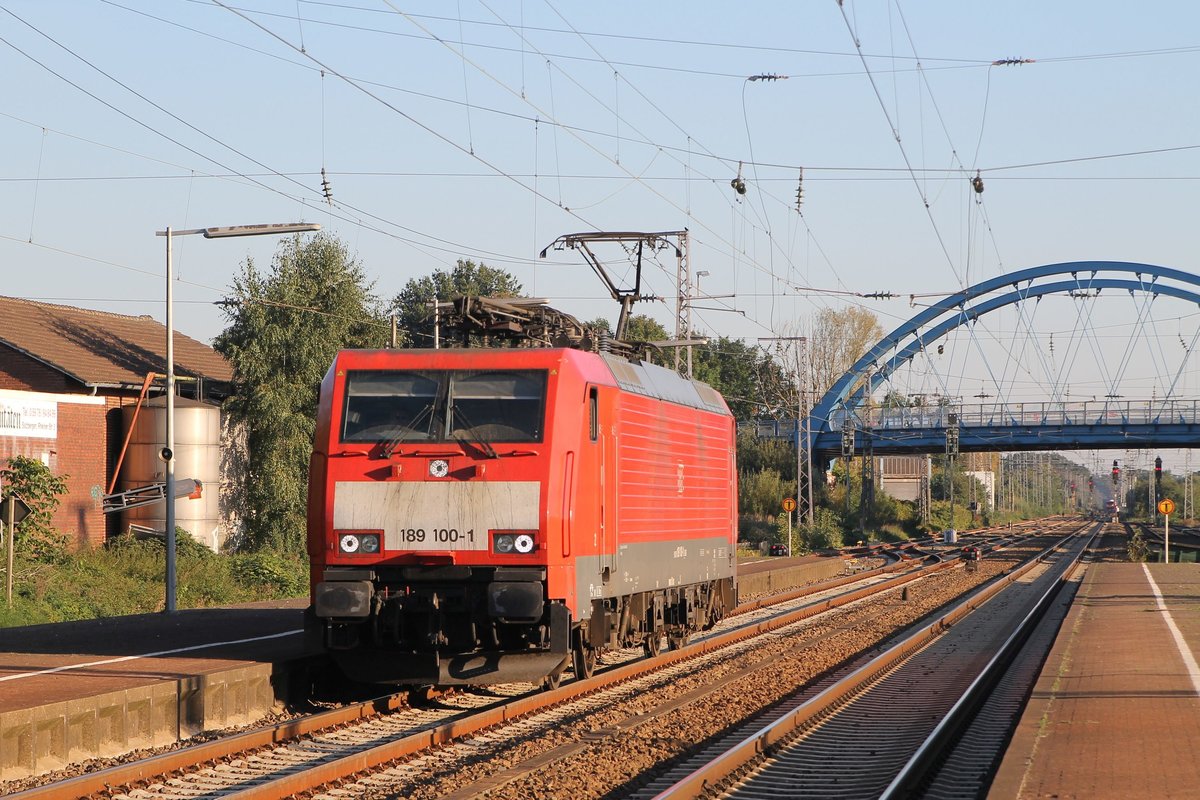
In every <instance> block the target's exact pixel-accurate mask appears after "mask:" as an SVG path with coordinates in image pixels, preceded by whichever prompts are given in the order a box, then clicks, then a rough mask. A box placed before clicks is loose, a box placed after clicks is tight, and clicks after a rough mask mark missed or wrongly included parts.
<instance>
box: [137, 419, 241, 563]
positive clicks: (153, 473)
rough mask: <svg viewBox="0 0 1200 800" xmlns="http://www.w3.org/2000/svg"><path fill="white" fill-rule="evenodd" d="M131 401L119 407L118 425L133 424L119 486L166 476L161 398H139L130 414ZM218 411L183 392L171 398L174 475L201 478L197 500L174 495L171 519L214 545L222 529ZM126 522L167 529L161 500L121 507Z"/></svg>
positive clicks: (217, 544)
mask: <svg viewBox="0 0 1200 800" xmlns="http://www.w3.org/2000/svg"><path fill="white" fill-rule="evenodd" d="M133 411H134V406H132V405H129V406H125V407H123V408H122V409H121V416H122V428H123V430H124V431H125V432H128V431H129V429H130V427H131V426H132V427H133V435H132V436H131V437H130V439H129V448H128V450H127V451H126V453H125V461H124V463H123V464H122V466H121V476H120V480H119V481H118V491H126V490H129V489H135V488H139V487H142V486H148V485H150V484H154V483H163V482H164V481H166V467H167V465H166V464H165V463H164V462H163V461H162V459H160V458H159V452H160V451H161V450H162V448H163V447H164V446H165V443H166V439H167V409H166V400H165V399H164V398H161V397H156V398H154V399H153V400H151V401H149V402H147V403H143V404H142V408H141V410H140V411H139V412H138V415H137V419H136V421H135V420H134V418H133V417H134V414H133ZM220 443H221V411H220V409H219V408H217V407H216V406H213V405H208V404H206V403H197V402H196V401H194V400H188V399H185V398H182V397H177V398H176V399H175V480H176V481H180V480H184V479H186V478H196V479H197V480H199V481H201V482H202V483H203V484H204V491H203V496H202V497H201V498H200V499H199V500H190V499H188V498H186V497H185V498H180V499H178V500H176V501H175V524H176V525H177V526H179V527H180V528H183V529H184V530H186V531H187V532H188V533H190V534H191V535H192V538H193V539H195V540H196V541H198V542H200V543H201V544H203V545H205V546H206V547H209V548H211V549H213V550H218V549H219V548H220V546H221V544H222V543H223V542H224V540H225V532H224V531H223V530H222V529H221V516H220V507H221V504H220V486H221V444H220ZM130 524H134V525H141V526H145V527H148V528H153V529H154V530H156V531H164V530H166V504H165V503H152V504H149V505H144V506H139V507H137V508H131V509H128V510H126V511H125V512H124V515H123V519H122V527H123V528H128V527H129V525H130Z"/></svg>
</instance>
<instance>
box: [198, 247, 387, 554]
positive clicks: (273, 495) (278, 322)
mask: <svg viewBox="0 0 1200 800" xmlns="http://www.w3.org/2000/svg"><path fill="white" fill-rule="evenodd" d="M372 288H373V285H372V284H370V283H368V282H367V280H366V276H365V274H364V272H363V270H362V267H361V266H360V265H359V263H358V262H357V261H355V260H354V259H353V258H352V257H351V256H350V254H349V252H348V251H347V249H346V247H345V245H343V244H342V243H341V242H340V241H338V240H337V239H336V238H334V237H331V236H327V235H319V236H316V237H314V238H311V239H302V238H301V237H298V236H297V237H294V238H292V239H288V240H285V241H284V242H281V243H280V247H279V250H278V251H277V252H276V254H275V257H274V259H273V260H272V262H271V266H270V268H269V269H268V270H267V272H266V273H265V274H264V273H262V272H260V271H259V270H258V268H257V267H256V266H255V264H254V262H253V260H250V259H248V260H247V261H246V262H245V263H244V264H243V265H242V271H241V273H240V274H239V275H238V276H237V277H236V278H235V279H234V282H233V286H232V293H231V296H230V297H228V298H227V299H226V301H225V309H226V311H225V313H226V317H227V318H228V320H229V327H227V328H226V329H225V331H224V332H222V333H221V335H220V336H218V337H217V338H216V340H215V341H214V343H213V346H214V347H215V348H216V350H217V351H218V352H220V353H221V354H222V355H224V356H225V357H226V358H227V359H229V362H230V364H231V365H232V366H233V373H234V385H233V394H232V396H231V397H230V398H229V399H228V400H227V401H226V403H225V410H226V412H227V413H228V414H229V415H230V417H231V420H232V421H233V422H234V423H235V424H240V425H241V426H242V428H243V430H244V431H245V435H246V445H247V446H246V462H247V463H246V464H245V465H244V470H241V471H240V472H241V474H242V480H241V482H240V485H238V486H235V487H233V491H232V492H231V500H232V501H233V505H234V507H235V508H236V509H237V510H238V512H239V513H240V515H241V517H242V518H243V520H244V521H245V526H246V527H245V543H246V544H248V545H249V546H250V547H251V548H253V549H259V548H263V547H270V548H273V549H277V550H280V551H288V552H303V547H304V530H305V525H304V510H305V497H306V491H307V480H308V459H309V455H310V454H311V452H312V441H313V433H314V430H315V425H316V410H317V395H318V390H319V388H320V383H321V378H322V377H323V376H324V374H325V372H326V371H327V370H328V369H329V365H330V364H331V363H332V362H333V358H334V356H335V355H336V353H337V351H338V350H340V349H342V348H347V347H378V346H382V345H383V344H384V343H385V340H386V333H387V331H386V327H385V326H384V325H383V324H382V319H381V316H380V314H379V310H378V301H377V300H376V298H375V297H374V296H373V295H372V294H371V291H372Z"/></svg>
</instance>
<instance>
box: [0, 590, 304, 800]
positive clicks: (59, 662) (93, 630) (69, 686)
mask: <svg viewBox="0 0 1200 800" xmlns="http://www.w3.org/2000/svg"><path fill="white" fill-rule="evenodd" d="M307 605H308V601H307V599H303V600H289V601H282V602H274V601H273V602H265V603H252V604H249V605H246V606H241V607H237V608H220V609H197V610H188V611H179V612H177V613H174V614H169V615H168V614H144V615H138V616H129V617H112V618H107V619H96V620H86V621H80V622H68V623H59V624H54V625H35V626H29V627H24V628H4V629H0V780H9V779H13V778H18V777H24V776H26V775H30V774H36V773H41V772H47V771H50V770H53V769H58V768H60V767H62V766H65V765H67V764H70V763H74V762H77V761H82V760H85V759H88V758H98V757H106V756H114V755H120V754H123V753H127V752H129V751H131V750H135V749H139V748H143V747H154V746H160V745H164V744H170V743H173V742H175V741H179V740H181V739H186V738H188V737H190V736H192V735H194V734H196V733H199V732H201V731H204V730H208V729H212V728H219V727H228V726H231V725H242V724H249V723H252V722H254V721H256V720H258V719H261V718H262V717H264V716H266V715H267V714H268V713H270V712H271V711H272V710H273V709H275V708H276V707H277V706H278V704H279V701H280V698H282V697H284V696H285V692H286V689H287V687H286V678H287V675H288V674H289V672H290V669H291V665H293V664H296V663H299V662H302V661H304V660H306V659H308V658H310V657H311V656H313V655H314V654H312V653H308V652H306V650H305V645H304V637H303V635H302V630H303V618H302V615H303V611H304V608H305V607H306V606H307Z"/></svg>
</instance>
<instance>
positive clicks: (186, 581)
mask: <svg viewBox="0 0 1200 800" xmlns="http://www.w3.org/2000/svg"><path fill="white" fill-rule="evenodd" d="M165 570H166V548H165V547H164V545H163V543H162V542H160V541H157V540H155V539H148V540H145V541H138V540H136V539H134V538H132V537H131V536H128V535H125V536H119V537H117V538H116V539H113V540H112V541H110V542H109V543H108V544H107V545H106V546H104V547H101V548H96V549H94V550H83V551H80V552H78V553H75V554H73V555H69V556H67V557H65V558H63V559H62V560H61V561H58V562H56V563H53V564H47V563H43V562H39V561H35V560H32V559H30V558H27V557H25V558H23V557H21V556H20V555H18V558H17V560H16V563H15V564H14V569H13V576H14V583H13V604H12V607H11V608H7V607H5V606H3V605H2V604H0V627H13V626H17V625H37V624H41V623H45V622H65V621H68V620H80V619H95V618H96V617H114V616H123V615H129V614H146V613H153V612H156V611H162V610H163V608H164V606H165V605H166V601H165V597H164V596H165V585H166V584H165V577H164V575H165ZM307 592H308V562H307V560H305V559H303V558H300V557H296V556H286V555H282V554H279V553H273V552H259V553H245V554H238V555H232V556H226V555H218V554H216V553H213V552H212V551H211V550H208V549H207V548H205V547H203V546H202V545H199V544H197V543H196V542H195V541H194V540H193V539H192V538H191V537H190V536H187V535H186V534H185V535H181V536H178V537H177V546H176V600H177V605H178V607H179V608H205V607H208V606H221V605H231V604H235V603H248V602H252V601H255V600H277V599H284V598H289V597H303V596H304V595H305V594H306V593H307Z"/></svg>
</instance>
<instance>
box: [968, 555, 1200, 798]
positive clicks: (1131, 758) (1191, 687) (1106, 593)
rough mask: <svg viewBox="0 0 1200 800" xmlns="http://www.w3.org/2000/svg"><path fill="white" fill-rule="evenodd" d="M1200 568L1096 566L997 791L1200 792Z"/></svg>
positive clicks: (1063, 794) (1066, 794)
mask: <svg viewBox="0 0 1200 800" xmlns="http://www.w3.org/2000/svg"><path fill="white" fill-rule="evenodd" d="M1198 660H1200V566H1197V565H1196V564H1194V563H1192V564H1128V563H1096V564H1091V565H1089V566H1088V568H1087V574H1086V575H1085V576H1084V578H1083V581H1082V584H1081V585H1080V588H1079V592H1078V594H1077V595H1076V597H1075V601H1074V603H1073V604H1072V606H1071V609H1070V611H1069V612H1068V614H1067V617H1066V619H1065V620H1064V622H1063V626H1062V629H1061V631H1060V632H1059V635H1058V638H1057V640H1056V642H1055V644H1054V647H1053V649H1052V650H1051V652H1050V655H1049V657H1048V658H1047V659H1046V663H1045V665H1044V666H1043V667H1042V672H1041V676H1040V677H1039V679H1038V682H1037V684H1036V686H1035V687H1034V690H1033V694H1032V696H1031V698H1030V700H1029V703H1028V705H1027V706H1026V709H1025V713H1024V714H1023V716H1022V718H1021V721H1020V723H1019V725H1018V728H1017V731H1016V733H1015V735H1014V737H1013V740H1012V742H1011V743H1010V745H1009V748H1008V751H1007V753H1006V754H1005V756H1004V758H1003V761H1002V762H1001V765H1000V769H999V771H998V773H997V775H996V779H995V780H994V781H993V783H992V787H991V790H990V793H989V795H988V796H989V797H990V798H1005V800H1008V799H1009V798H1030V799H1031V800H1032V798H1039V799H1040V798H1059V799H1065V798H1088V800H1098V799H1102V798H1114V799H1115V798H1122V800H1125V798H1131V797H1144V798H1160V799H1161V798H1200V760H1197V759H1196V757H1195V754H1196V752H1197V751H1198V750H1200V667H1198V666H1197V661H1198Z"/></svg>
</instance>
